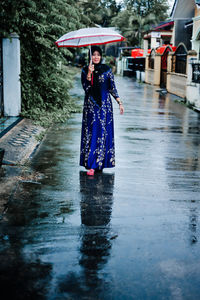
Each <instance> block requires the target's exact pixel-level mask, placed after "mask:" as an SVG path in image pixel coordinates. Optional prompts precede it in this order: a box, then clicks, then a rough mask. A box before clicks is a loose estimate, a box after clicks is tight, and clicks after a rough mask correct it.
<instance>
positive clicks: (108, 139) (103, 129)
mask: <svg viewBox="0 0 200 300" xmlns="http://www.w3.org/2000/svg"><path fill="white" fill-rule="evenodd" d="M91 53H92V57H91V58H90V64H89V66H86V67H84V68H83V70H82V75H81V81H82V85H83V89H84V90H85V101H84V107H83V120H82V136H81V154H80V165H81V166H83V167H85V168H86V169H88V172H87V174H88V175H94V172H95V171H102V170H103V169H104V168H112V167H114V166H115V147H114V127H113V108H112V101H111V97H110V94H111V95H112V96H113V97H114V98H115V100H116V101H117V103H118V104H119V109H120V114H123V113H124V108H123V105H122V102H121V101H120V98H119V95H118V93H117V90H116V87H115V82H114V76H113V73H112V71H111V69H110V68H109V67H108V66H107V65H105V64H102V51H101V49H100V48H99V47H98V46H92V47H91Z"/></svg>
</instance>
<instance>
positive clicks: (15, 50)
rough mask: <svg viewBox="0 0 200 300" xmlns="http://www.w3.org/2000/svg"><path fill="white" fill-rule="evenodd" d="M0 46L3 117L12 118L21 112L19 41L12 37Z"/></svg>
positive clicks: (14, 36) (15, 36)
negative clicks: (1, 55) (0, 51)
mask: <svg viewBox="0 0 200 300" xmlns="http://www.w3.org/2000/svg"><path fill="white" fill-rule="evenodd" d="M2 44H3V45H2V46H3V99H4V116H10V117H14V116H19V114H20V112H21V84H20V41H19V38H18V36H17V35H12V36H11V39H8V38H6V39H5V38H4V39H3V43H2Z"/></svg>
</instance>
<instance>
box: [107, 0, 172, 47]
mask: <svg viewBox="0 0 200 300" xmlns="http://www.w3.org/2000/svg"><path fill="white" fill-rule="evenodd" d="M167 10H168V5H167V1H166V0H148V1H146V0H124V9H122V10H121V11H120V12H119V13H118V15H117V16H115V17H114V18H113V19H112V25H113V26H116V27H118V28H119V30H120V31H121V32H122V34H123V35H124V36H125V37H126V38H127V43H128V45H130V46H136V45H137V46H141V40H142V34H143V32H145V31H147V30H149V29H150V27H151V26H152V25H155V24H157V23H159V22H160V21H163V20H165V18H166V17H167Z"/></svg>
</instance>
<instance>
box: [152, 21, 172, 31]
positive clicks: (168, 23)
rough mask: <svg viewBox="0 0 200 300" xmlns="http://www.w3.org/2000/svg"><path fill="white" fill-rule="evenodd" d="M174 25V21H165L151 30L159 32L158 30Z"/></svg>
mask: <svg viewBox="0 0 200 300" xmlns="http://www.w3.org/2000/svg"><path fill="white" fill-rule="evenodd" d="M173 25H174V21H169V20H168V21H166V22H161V23H160V24H158V25H156V26H155V27H153V30H159V29H163V28H165V27H169V26H173Z"/></svg>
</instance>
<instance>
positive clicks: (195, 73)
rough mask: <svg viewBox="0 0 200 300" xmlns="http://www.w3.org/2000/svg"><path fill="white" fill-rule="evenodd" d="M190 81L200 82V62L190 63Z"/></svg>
mask: <svg viewBox="0 0 200 300" xmlns="http://www.w3.org/2000/svg"><path fill="white" fill-rule="evenodd" d="M192 82H195V83H200V63H194V64H192Z"/></svg>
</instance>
